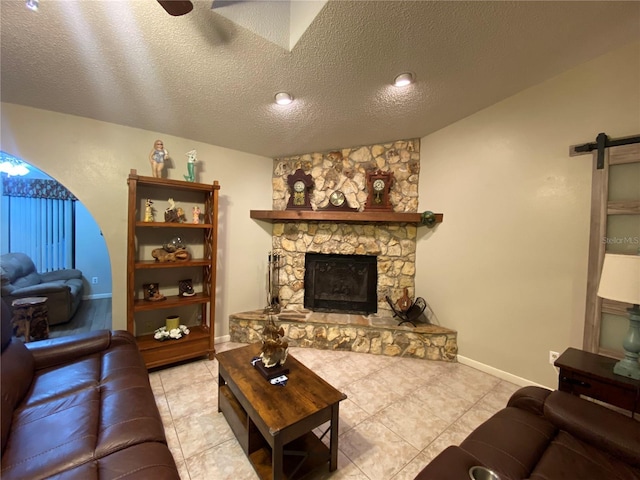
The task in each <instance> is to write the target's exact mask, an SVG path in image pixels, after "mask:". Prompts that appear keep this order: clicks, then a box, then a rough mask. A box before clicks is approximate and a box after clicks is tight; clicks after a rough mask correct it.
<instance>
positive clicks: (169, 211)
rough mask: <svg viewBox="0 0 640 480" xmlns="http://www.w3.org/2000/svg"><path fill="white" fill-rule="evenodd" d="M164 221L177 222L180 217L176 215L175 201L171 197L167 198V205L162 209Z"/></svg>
mask: <svg viewBox="0 0 640 480" xmlns="http://www.w3.org/2000/svg"><path fill="white" fill-rule="evenodd" d="M164 221H165V222H169V223H179V222H180V217H179V216H178V210H176V202H174V201H173V198H170V199H169V206H168V207H167V208H166V210H165V211H164Z"/></svg>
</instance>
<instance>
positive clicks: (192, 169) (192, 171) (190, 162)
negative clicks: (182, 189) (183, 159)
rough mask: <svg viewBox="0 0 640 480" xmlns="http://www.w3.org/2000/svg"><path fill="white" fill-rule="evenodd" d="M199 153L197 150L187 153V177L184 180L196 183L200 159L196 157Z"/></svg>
mask: <svg viewBox="0 0 640 480" xmlns="http://www.w3.org/2000/svg"><path fill="white" fill-rule="evenodd" d="M197 154H198V152H196V151H195V150H191V151H189V152H187V154H186V155H187V175H185V176H184V179H185V180H186V181H187V182H195V181H196V162H197V161H198V159H197V158H196V155H197Z"/></svg>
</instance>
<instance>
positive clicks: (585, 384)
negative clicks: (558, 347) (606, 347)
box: [554, 348, 640, 415]
mask: <svg viewBox="0 0 640 480" xmlns="http://www.w3.org/2000/svg"><path fill="white" fill-rule="evenodd" d="M617 361H618V360H617V359H615V358H610V357H605V356H603V355H598V354H595V353H590V352H585V351H583V350H578V349H577V348H568V349H567V350H566V351H565V352H564V353H563V354H562V355H560V357H558V359H557V360H556V361H555V363H554V365H555V366H556V367H558V368H559V369H560V375H559V378H558V390H561V391H563V392H568V393H572V394H574V395H584V396H586V397H590V398H593V399H596V400H600V401H602V402H605V403H609V404H611V405H615V406H617V407H620V408H623V409H625V410H629V411H630V412H631V415H633V414H634V413H636V412H638V410H639V409H640V381H638V380H634V379H632V378H627V377H623V376H621V375H616V374H615V373H613V366H614V365H615V364H616V362H617Z"/></svg>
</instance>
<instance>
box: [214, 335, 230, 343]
mask: <svg viewBox="0 0 640 480" xmlns="http://www.w3.org/2000/svg"><path fill="white" fill-rule="evenodd" d="M230 341H231V335H223V336H221V337H216V338H215V339H214V340H213V343H225V342H230Z"/></svg>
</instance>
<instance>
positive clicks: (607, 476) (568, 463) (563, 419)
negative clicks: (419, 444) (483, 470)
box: [416, 387, 640, 480]
mask: <svg viewBox="0 0 640 480" xmlns="http://www.w3.org/2000/svg"><path fill="white" fill-rule="evenodd" d="M476 465H481V466H484V467H487V468H489V469H491V470H493V471H495V472H496V473H497V474H498V475H499V476H500V479H501V480H516V479H532V480H556V479H558V480H559V479H565V480H591V479H593V480H631V479H633V480H638V479H640V422H639V421H638V420H635V419H632V418H630V417H627V416H625V415H623V414H621V413H618V412H615V411H613V410H610V409H608V408H606V407H603V406H601V405H598V404H596V403H593V402H590V401H588V400H585V399H582V398H580V397H576V396H573V395H570V394H568V393H564V392H560V391H551V390H546V389H544V388H539V387H524V388H522V389H520V390H518V391H517V392H516V393H514V394H513V396H512V397H511V399H510V400H509V402H508V404H507V407H506V408H504V409H503V410H500V411H499V412H497V413H496V414H495V415H494V416H493V417H491V418H490V419H489V420H487V421H486V422H485V423H483V424H482V425H480V426H479V427H478V428H477V429H476V430H474V431H473V432H472V433H471V434H470V435H469V436H468V437H467V438H466V439H465V440H464V441H463V442H462V443H461V444H460V446H459V447H458V446H451V447H448V448H446V449H445V450H444V451H443V452H442V453H440V455H438V456H437V457H436V458H434V459H433V461H432V462H431V463H429V465H427V466H426V467H425V468H424V469H423V470H422V471H421V472H420V473H419V474H418V476H417V477H416V479H418V480H468V479H469V478H470V476H469V469H470V468H471V467H473V466H476Z"/></svg>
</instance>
